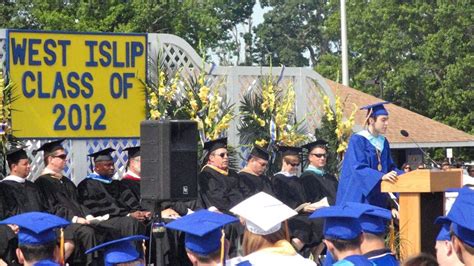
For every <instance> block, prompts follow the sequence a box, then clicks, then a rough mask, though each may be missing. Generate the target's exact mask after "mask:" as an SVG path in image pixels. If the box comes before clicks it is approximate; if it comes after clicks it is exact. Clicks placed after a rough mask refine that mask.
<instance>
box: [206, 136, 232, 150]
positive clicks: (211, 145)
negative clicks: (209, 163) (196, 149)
mask: <svg viewBox="0 0 474 266" xmlns="http://www.w3.org/2000/svg"><path fill="white" fill-rule="evenodd" d="M220 148H226V149H227V138H219V139H215V140H210V141H207V142H205V143H204V149H205V150H207V152H208V153H211V152H213V151H215V150H217V149H220Z"/></svg>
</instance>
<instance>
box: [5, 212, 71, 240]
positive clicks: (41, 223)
mask: <svg viewBox="0 0 474 266" xmlns="http://www.w3.org/2000/svg"><path fill="white" fill-rule="evenodd" d="M0 224H16V225H18V227H20V231H19V232H18V243H19V244H20V245H41V244H45V243H49V242H52V241H56V239H57V235H56V231H55V230H54V229H56V228H59V227H66V226H67V225H69V224H70V222H68V221H66V220H64V219H63V218H61V217H58V216H56V215H52V214H49V213H44V212H25V213H22V214H19V215H15V216H12V217H10V218H7V219H5V220H3V221H0Z"/></svg>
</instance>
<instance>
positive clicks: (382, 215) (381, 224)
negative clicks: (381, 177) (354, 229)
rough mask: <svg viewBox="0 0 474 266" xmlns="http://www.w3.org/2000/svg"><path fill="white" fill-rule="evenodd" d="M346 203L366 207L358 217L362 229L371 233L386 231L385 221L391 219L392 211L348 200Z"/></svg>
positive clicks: (356, 206)
mask: <svg viewBox="0 0 474 266" xmlns="http://www.w3.org/2000/svg"><path fill="white" fill-rule="evenodd" d="M347 205H349V206H352V207H355V208H359V207H360V208H367V209H366V211H365V212H364V213H363V214H362V215H361V216H360V217H359V222H360V226H361V228H362V231H364V232H366V233H371V234H383V233H385V232H386V227H387V226H386V225H387V221H388V220H391V219H392V213H391V212H390V211H389V210H387V209H384V208H380V207H378V206H374V205H370V204H365V203H355V202H348V203H347Z"/></svg>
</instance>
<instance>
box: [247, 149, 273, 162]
mask: <svg viewBox="0 0 474 266" xmlns="http://www.w3.org/2000/svg"><path fill="white" fill-rule="evenodd" d="M250 156H253V157H257V158H260V159H263V160H265V161H268V159H270V154H269V153H268V152H267V151H266V150H265V149H263V148H262V147H260V146H257V145H254V146H253V149H252V151H251V152H250Z"/></svg>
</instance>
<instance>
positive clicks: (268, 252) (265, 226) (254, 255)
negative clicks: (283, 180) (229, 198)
mask: <svg viewBox="0 0 474 266" xmlns="http://www.w3.org/2000/svg"><path fill="white" fill-rule="evenodd" d="M231 212H233V213H234V214H236V215H239V216H240V217H241V219H243V220H244V221H245V232H244V238H243V242H242V249H243V254H244V255H245V257H243V258H235V259H233V260H232V263H241V264H238V265H316V264H315V263H314V261H311V260H309V259H305V258H303V257H302V256H301V255H299V254H298V253H297V252H296V250H295V249H294V248H293V246H292V245H291V243H290V242H289V234H288V231H287V226H286V222H285V221H286V220H287V219H288V218H290V217H293V216H295V215H296V214H297V212H295V211H294V210H293V209H291V208H290V207H288V206H286V205H285V204H284V203H283V202H281V201H279V200H278V199H276V198H274V197H272V196H270V195H268V194H266V193H265V192H260V193H258V194H255V195H254V196H252V197H250V198H248V199H246V200H244V201H243V202H241V203H239V204H238V205H237V206H235V207H233V208H232V209H231ZM282 222H285V226H284V227H282ZM244 263H246V264H244Z"/></svg>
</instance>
